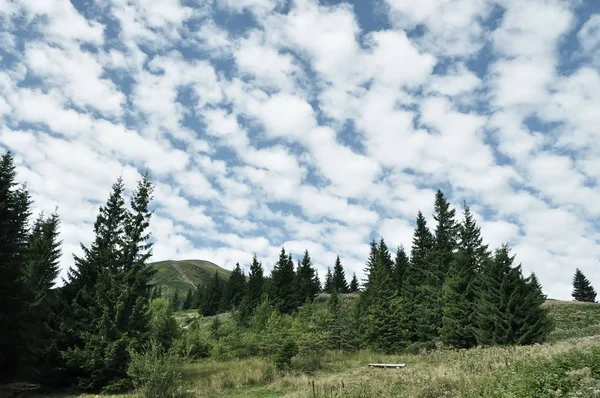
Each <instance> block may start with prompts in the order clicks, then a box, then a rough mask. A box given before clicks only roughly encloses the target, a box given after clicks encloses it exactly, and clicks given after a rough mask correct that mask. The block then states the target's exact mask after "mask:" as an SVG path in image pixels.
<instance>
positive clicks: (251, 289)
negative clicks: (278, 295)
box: [246, 255, 265, 311]
mask: <svg viewBox="0 0 600 398" xmlns="http://www.w3.org/2000/svg"><path fill="white" fill-rule="evenodd" d="M264 286H265V278H264V271H263V267H262V264H261V263H260V262H259V261H258V259H257V258H256V255H254V256H253V257H252V264H251V265H250V272H249V274H248V287H247V290H246V297H247V303H248V304H247V307H248V310H249V311H254V309H255V308H256V307H258V305H259V304H260V303H261V301H262V299H263V293H264Z"/></svg>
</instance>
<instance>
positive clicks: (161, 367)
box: [127, 348, 185, 398]
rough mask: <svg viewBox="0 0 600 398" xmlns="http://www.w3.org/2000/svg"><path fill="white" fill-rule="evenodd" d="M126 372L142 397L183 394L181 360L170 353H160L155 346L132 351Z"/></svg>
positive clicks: (166, 396)
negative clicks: (140, 351) (142, 351)
mask: <svg viewBox="0 0 600 398" xmlns="http://www.w3.org/2000/svg"><path fill="white" fill-rule="evenodd" d="M127 374H128V375H129V377H131V380H132V382H133V385H134V387H135V389H136V390H137V392H138V393H139V394H140V395H141V396H142V397H144V398H176V397H183V396H185V393H184V390H183V388H182V374H181V360H180V359H179V358H178V357H176V356H174V355H172V354H162V353H161V352H159V350H158V349H157V348H153V349H152V350H150V351H148V352H146V353H132V354H131V361H130V363H129V369H128V370H127Z"/></svg>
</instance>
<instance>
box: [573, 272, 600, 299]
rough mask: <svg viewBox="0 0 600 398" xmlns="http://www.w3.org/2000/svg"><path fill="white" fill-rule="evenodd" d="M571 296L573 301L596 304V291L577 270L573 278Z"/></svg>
mask: <svg viewBox="0 0 600 398" xmlns="http://www.w3.org/2000/svg"><path fill="white" fill-rule="evenodd" d="M571 296H572V297H573V299H575V301H584V302H589V303H594V302H596V291H595V290H594V288H593V287H592V284H591V283H590V281H589V280H588V278H586V277H585V275H584V274H583V272H581V271H580V270H579V268H577V269H576V270H575V276H573V292H572V293H571Z"/></svg>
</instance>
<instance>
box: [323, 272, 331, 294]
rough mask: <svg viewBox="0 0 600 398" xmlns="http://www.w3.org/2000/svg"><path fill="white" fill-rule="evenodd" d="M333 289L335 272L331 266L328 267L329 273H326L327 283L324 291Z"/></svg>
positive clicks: (328, 291)
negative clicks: (332, 271)
mask: <svg viewBox="0 0 600 398" xmlns="http://www.w3.org/2000/svg"><path fill="white" fill-rule="evenodd" d="M332 291H333V274H332V273H331V268H329V267H327V273H326V274H325V283H324V284H323V292H324V293H331V292H332Z"/></svg>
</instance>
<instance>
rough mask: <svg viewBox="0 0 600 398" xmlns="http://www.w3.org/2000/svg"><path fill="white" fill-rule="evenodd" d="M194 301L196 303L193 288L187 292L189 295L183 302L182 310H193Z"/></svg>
mask: <svg viewBox="0 0 600 398" xmlns="http://www.w3.org/2000/svg"><path fill="white" fill-rule="evenodd" d="M193 301H194V293H193V291H192V288H189V289H188V291H187V294H186V295H185V300H184V301H183V307H182V309H184V310H189V309H190V308H192V303H193Z"/></svg>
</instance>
